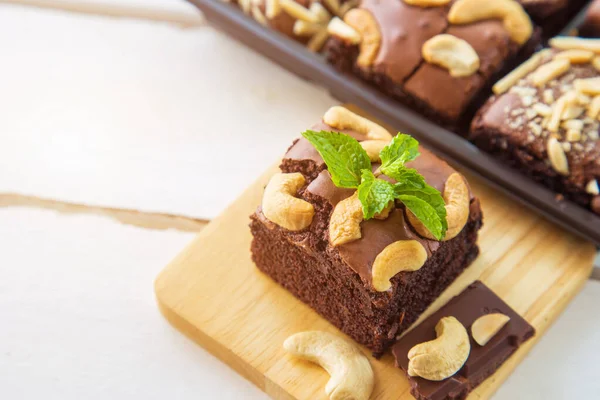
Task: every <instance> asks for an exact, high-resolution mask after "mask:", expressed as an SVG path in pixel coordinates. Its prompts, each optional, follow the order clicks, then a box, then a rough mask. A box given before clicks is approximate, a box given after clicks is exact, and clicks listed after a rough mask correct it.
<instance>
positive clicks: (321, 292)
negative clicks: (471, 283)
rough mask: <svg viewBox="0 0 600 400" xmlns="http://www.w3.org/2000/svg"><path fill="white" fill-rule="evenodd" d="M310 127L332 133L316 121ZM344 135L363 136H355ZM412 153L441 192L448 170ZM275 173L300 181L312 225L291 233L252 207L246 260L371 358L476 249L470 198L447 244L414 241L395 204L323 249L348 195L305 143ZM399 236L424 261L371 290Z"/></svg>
mask: <svg viewBox="0 0 600 400" xmlns="http://www.w3.org/2000/svg"><path fill="white" fill-rule="evenodd" d="M313 129H324V130H328V131H332V130H333V131H339V130H337V129H334V128H332V127H330V126H327V125H324V124H323V123H322V122H321V123H320V124H317V125H316V126H315V127H313ZM346 133H348V134H351V135H352V136H354V137H356V138H357V139H358V140H363V139H365V138H364V137H363V136H362V135H360V134H358V133H356V132H350V131H346ZM420 152H421V156H419V157H418V158H417V159H416V160H414V161H412V162H411V163H410V164H407V166H409V167H411V168H415V169H416V170H417V171H419V172H420V173H421V174H422V175H423V176H424V177H425V180H426V181H427V183H428V184H430V185H432V186H434V187H436V188H437V189H438V190H440V191H443V190H444V187H445V182H446V180H447V178H448V177H449V176H450V175H452V174H453V173H456V171H455V170H454V169H452V168H451V167H450V166H449V165H448V164H446V163H445V162H444V161H442V160H440V159H439V158H437V157H436V156H434V155H433V154H432V153H430V152H429V151H427V150H426V149H424V148H421V149H420ZM373 168H377V165H376V164H375V165H373ZM281 170H282V172H284V173H290V172H299V173H301V174H303V175H304V177H305V178H306V181H307V183H306V187H305V188H304V189H302V190H300V193H299V197H300V198H301V199H303V200H305V201H308V202H310V203H311V204H313V206H314V209H315V215H314V218H313V222H312V224H311V226H310V227H309V228H308V229H307V230H304V231H300V232H291V231H288V230H286V229H283V228H281V227H279V226H277V225H275V224H274V223H272V222H270V221H269V220H267V219H266V218H265V217H264V215H263V214H262V212H261V210H260V208H259V209H258V210H257V212H256V213H255V214H254V215H253V216H252V217H251V220H252V222H251V224H250V229H251V231H252V235H253V236H254V238H253V241H252V248H251V250H252V259H253V260H254V262H255V263H256V265H257V267H258V268H259V269H260V270H262V271H263V272H265V273H266V274H267V275H269V276H270V277H272V278H273V279H274V280H275V281H277V282H278V283H280V284H281V285H282V286H284V287H285V288H286V289H288V290H289V291H290V292H291V293H292V294H294V295H295V296H296V297H298V298H299V299H300V300H302V301H304V302H305V303H307V304H308V305H309V306H311V307H312V308H314V309H315V310H316V311H317V312H318V313H320V314H321V315H322V316H323V317H325V318H326V319H327V320H329V321H330V322H331V323H332V324H334V325H335V326H337V327H338V328H340V329H341V330H342V331H343V332H345V333H346V334H348V335H349V336H351V337H352V338H354V339H355V340H356V341H357V342H359V343H362V344H364V345H365V346H367V347H369V348H370V349H371V350H372V351H373V352H374V353H375V354H376V355H380V354H382V353H383V351H384V350H385V349H386V348H387V347H389V346H390V345H391V344H392V343H393V342H394V341H395V337H396V335H397V334H398V333H400V332H403V331H404V330H405V329H407V328H408V327H409V326H410V324H412V323H413V322H414V321H415V320H416V319H417V318H418V317H419V315H420V314H421V313H422V312H423V311H424V310H425V309H426V308H427V307H428V306H429V305H430V304H431V303H432V302H433V301H434V300H435V299H436V298H437V297H438V296H439V294H440V293H441V292H442V291H443V290H444V289H445V288H446V287H448V285H450V284H451V283H452V282H453V281H454V279H456V277H457V276H458V275H459V274H460V273H461V272H462V271H463V270H464V269H465V268H466V267H467V266H468V265H469V264H470V263H471V262H472V261H473V260H474V259H475V257H476V256H477V254H478V252H479V249H478V247H477V244H476V240H477V232H478V230H479V229H480V227H481V225H482V216H481V209H480V206H479V201H478V199H477V198H475V197H474V196H471V204H470V215H469V219H468V222H467V224H466V225H465V227H464V228H463V230H462V231H461V232H460V233H459V234H458V236H456V237H455V238H453V239H451V240H448V241H444V242H438V241H434V240H428V239H425V238H422V237H421V236H419V234H417V233H416V231H415V230H414V229H413V228H412V227H411V226H410V224H409V222H408V220H407V219H406V217H405V210H404V209H403V208H402V207H397V208H395V209H393V210H392V211H391V213H390V215H389V217H388V218H387V219H385V220H376V219H373V220H368V221H363V222H362V223H361V233H362V237H361V239H358V240H355V241H353V242H349V243H346V244H342V245H339V246H337V247H333V246H331V245H330V244H329V219H330V216H331V213H332V212H333V209H334V207H335V205H336V204H338V203H339V202H340V201H342V200H343V199H345V198H347V197H349V196H351V195H352V194H353V193H354V190H350V189H341V188H338V187H336V186H335V185H334V184H333V182H332V181H331V177H330V175H329V172H328V171H327V169H326V165H325V164H324V162H323V159H322V158H321V156H320V155H319V154H318V153H317V152H316V151H315V150H314V148H313V147H312V145H311V144H310V143H309V142H308V141H307V140H305V139H299V140H297V141H296V142H295V143H294V144H293V145H292V146H291V147H290V149H289V150H288V152H287V154H286V155H285V157H284V159H283V162H282V164H281ZM402 239H414V240H417V241H418V242H419V243H421V244H422V245H423V246H424V248H425V249H426V252H427V254H428V259H427V261H426V262H425V264H424V265H423V267H421V268H420V269H419V270H417V271H414V272H401V273H399V274H397V275H396V276H395V277H393V278H392V279H391V282H392V288H391V289H390V290H389V291H387V292H378V291H376V290H374V289H373V287H372V285H371V274H372V265H373V262H374V260H375V258H376V257H377V255H378V254H379V252H380V251H381V250H382V249H383V248H385V247H386V246H387V245H388V244H390V243H392V242H394V241H397V240H402Z"/></svg>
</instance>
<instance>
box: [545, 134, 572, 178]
mask: <svg viewBox="0 0 600 400" xmlns="http://www.w3.org/2000/svg"><path fill="white" fill-rule="evenodd" d="M546 149H547V151H548V159H549V160H550V164H551V165H552V168H554V170H555V171H556V172H558V173H559V174H561V175H569V161H568V160H567V156H566V155H565V151H564V149H563V147H562V146H561V144H560V142H559V141H558V140H556V138H550V139H548V143H547V148H546Z"/></svg>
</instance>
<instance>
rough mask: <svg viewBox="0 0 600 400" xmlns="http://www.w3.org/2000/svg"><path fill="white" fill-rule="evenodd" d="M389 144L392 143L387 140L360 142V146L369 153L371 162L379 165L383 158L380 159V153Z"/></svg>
mask: <svg viewBox="0 0 600 400" xmlns="http://www.w3.org/2000/svg"><path fill="white" fill-rule="evenodd" d="M389 143H390V142H389V141H387V140H364V141H362V142H360V145H361V146H362V148H363V149H365V151H366V152H367V154H368V156H369V159H370V160H371V162H374V163H378V162H381V157H379V153H380V152H381V150H383V148H384V147H385V146H387V145H388V144H389Z"/></svg>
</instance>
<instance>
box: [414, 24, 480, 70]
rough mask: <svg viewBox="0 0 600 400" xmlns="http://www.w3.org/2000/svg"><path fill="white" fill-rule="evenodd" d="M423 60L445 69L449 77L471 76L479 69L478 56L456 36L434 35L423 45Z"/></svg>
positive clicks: (467, 44)
mask: <svg viewBox="0 0 600 400" xmlns="http://www.w3.org/2000/svg"><path fill="white" fill-rule="evenodd" d="M421 52H422V53H423V58H424V59H425V61H427V62H428V63H430V64H436V65H439V66H441V67H444V68H446V69H447V70H448V71H449V72H450V76H453V77H455V78H460V77H464V76H471V75H473V74H474V73H476V72H477V70H478V69H479V56H478V55H477V53H476V52H475V49H473V47H471V45H470V44H469V43H468V42H467V41H466V40H463V39H459V38H457V37H456V36H453V35H448V34H441V35H436V36H434V37H432V38H431V39H429V40H428V41H426V42H425V44H423V47H422V49H421Z"/></svg>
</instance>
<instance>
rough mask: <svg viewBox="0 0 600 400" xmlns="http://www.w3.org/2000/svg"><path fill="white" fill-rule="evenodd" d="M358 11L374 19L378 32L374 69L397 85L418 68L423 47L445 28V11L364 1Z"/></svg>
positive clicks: (395, 1) (396, 1)
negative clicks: (378, 38) (366, 13)
mask: <svg viewBox="0 0 600 400" xmlns="http://www.w3.org/2000/svg"><path fill="white" fill-rule="evenodd" d="M360 8H362V9H365V10H367V11H369V12H370V13H371V14H372V15H373V17H374V18H375V21H377V23H378V25H379V30H380V32H381V46H380V49H379V53H378V54H377V57H376V59H375V62H374V66H375V68H376V69H377V70H378V72H382V73H384V74H385V75H387V76H388V77H389V78H390V79H391V80H392V81H394V82H396V83H403V82H404V80H405V79H406V78H407V77H408V76H409V75H410V74H411V73H412V72H413V71H414V70H415V68H417V66H419V64H420V63H421V61H422V56H421V47H422V46H423V43H425V41H427V40H428V39H430V38H431V37H433V36H435V35H437V34H440V33H442V32H443V31H444V30H445V29H446V27H447V25H448V22H447V21H446V12H447V7H430V8H422V7H416V6H410V5H408V4H406V3H405V2H404V1H402V0H363V1H362V2H361V5H360Z"/></svg>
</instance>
